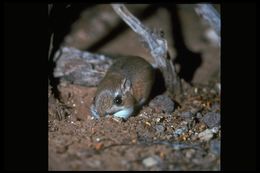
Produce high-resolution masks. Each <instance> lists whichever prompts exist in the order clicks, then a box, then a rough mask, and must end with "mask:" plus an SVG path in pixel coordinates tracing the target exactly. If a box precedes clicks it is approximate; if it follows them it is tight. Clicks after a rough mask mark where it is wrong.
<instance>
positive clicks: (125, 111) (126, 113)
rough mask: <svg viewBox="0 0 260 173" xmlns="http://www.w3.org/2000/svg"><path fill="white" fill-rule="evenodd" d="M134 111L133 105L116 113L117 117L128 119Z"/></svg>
mask: <svg viewBox="0 0 260 173" xmlns="http://www.w3.org/2000/svg"><path fill="white" fill-rule="evenodd" d="M133 112H134V109H133V107H131V108H126V109H123V110H121V111H118V112H116V113H115V114H114V116H115V117H119V118H124V119H127V118H128V117H129V116H130V115H131V114H132V113H133Z"/></svg>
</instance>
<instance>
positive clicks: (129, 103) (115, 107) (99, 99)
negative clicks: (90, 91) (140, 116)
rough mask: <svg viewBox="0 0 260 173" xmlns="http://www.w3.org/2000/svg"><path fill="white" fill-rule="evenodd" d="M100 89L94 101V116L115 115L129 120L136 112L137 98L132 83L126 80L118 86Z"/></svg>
mask: <svg viewBox="0 0 260 173" xmlns="http://www.w3.org/2000/svg"><path fill="white" fill-rule="evenodd" d="M111 82H113V83H114V85H112V87H111V85H110V86H107V87H104V86H102V87H101V88H98V90H97V93H96V96H95V98H94V101H93V107H92V114H93V115H94V116H95V117H99V116H107V115H114V116H116V117H120V118H123V119H127V118H128V117H129V116H130V115H132V113H133V112H134V105H135V98H134V97H133V94H132V89H131V81H130V80H128V79H126V78H124V79H123V80H121V82H119V83H118V84H117V85H116V82H117V81H111Z"/></svg>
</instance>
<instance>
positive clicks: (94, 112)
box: [90, 104, 99, 119]
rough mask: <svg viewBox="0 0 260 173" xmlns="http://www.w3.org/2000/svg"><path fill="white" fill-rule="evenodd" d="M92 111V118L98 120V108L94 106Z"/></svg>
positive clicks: (91, 108)
mask: <svg viewBox="0 0 260 173" xmlns="http://www.w3.org/2000/svg"><path fill="white" fill-rule="evenodd" d="M90 110H91V114H92V116H93V117H95V118H96V119H98V118H99V115H98V113H97V110H96V107H95V106H94V104H92V105H91V106H90Z"/></svg>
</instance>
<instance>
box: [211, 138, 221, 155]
mask: <svg viewBox="0 0 260 173" xmlns="http://www.w3.org/2000/svg"><path fill="white" fill-rule="evenodd" d="M209 150H210V152H211V153H213V154H215V155H216V156H219V155H220V141H219V140H216V139H215V140H212V141H210V146H209Z"/></svg>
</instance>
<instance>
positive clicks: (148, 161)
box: [142, 156, 161, 167]
mask: <svg viewBox="0 0 260 173" xmlns="http://www.w3.org/2000/svg"><path fill="white" fill-rule="evenodd" d="M160 161H161V158H160V157H158V156H152V157H147V158H145V159H144V160H143V161H142V163H143V165H144V166H145V167H152V166H155V165H157V164H158V163H159V162H160Z"/></svg>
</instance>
